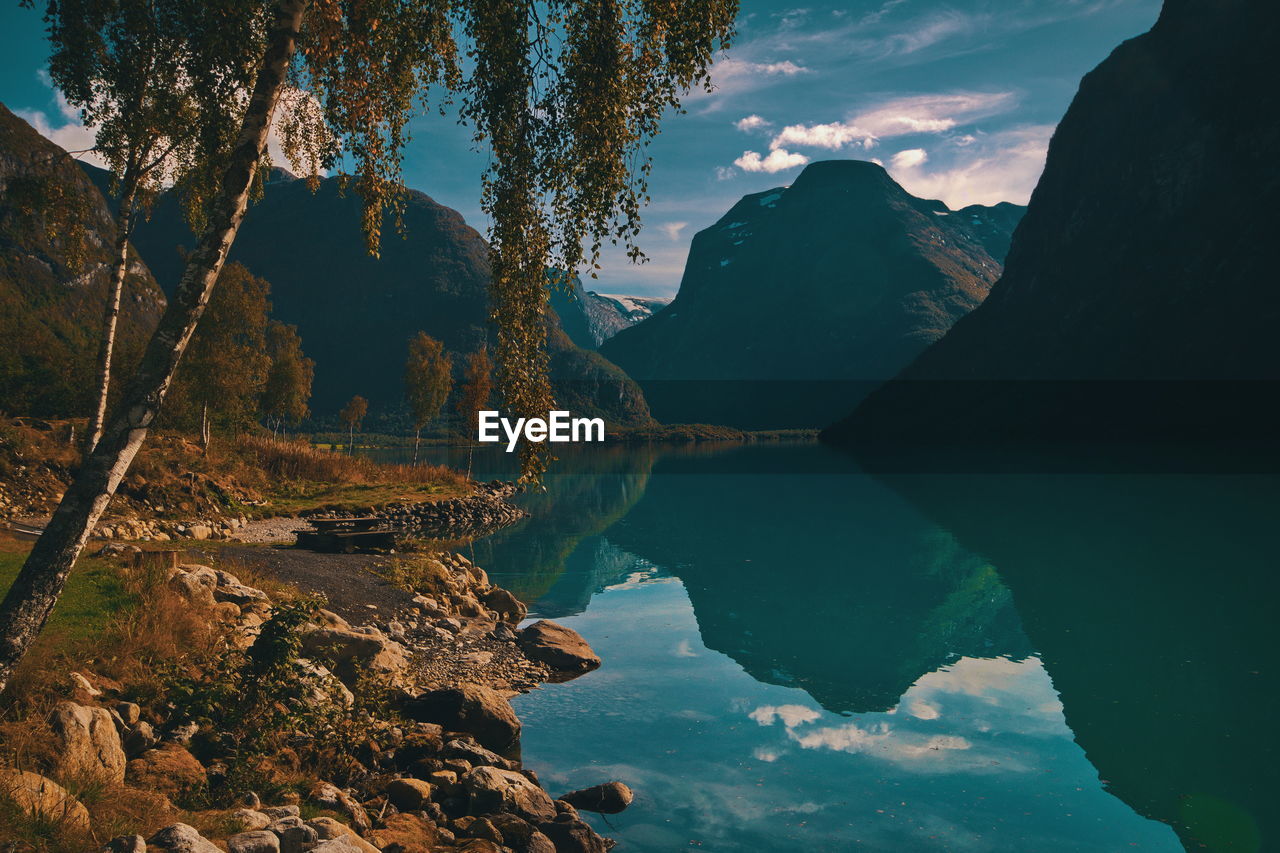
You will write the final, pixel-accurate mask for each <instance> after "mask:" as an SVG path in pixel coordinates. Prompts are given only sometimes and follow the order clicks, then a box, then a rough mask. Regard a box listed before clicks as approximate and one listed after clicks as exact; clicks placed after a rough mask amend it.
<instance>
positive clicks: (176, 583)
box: [169, 570, 214, 608]
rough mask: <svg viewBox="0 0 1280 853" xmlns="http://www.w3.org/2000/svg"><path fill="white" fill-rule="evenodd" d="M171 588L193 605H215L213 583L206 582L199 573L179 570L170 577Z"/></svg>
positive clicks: (201, 606) (202, 606) (207, 606)
mask: <svg viewBox="0 0 1280 853" xmlns="http://www.w3.org/2000/svg"><path fill="white" fill-rule="evenodd" d="M169 588H170V589H171V590H173V591H174V592H176V593H177V594H178V595H180V596H182V598H184V599H185V600H186V601H187V603H189V604H190V605H191V606H192V607H200V608H209V607H213V605H214V597H213V589H214V587H213V585H212V584H209V583H206V582H204V580H203V579H202V578H201V577H200V576H199V575H197V574H194V573H192V572H184V571H181V570H179V571H178V572H176V573H175V574H174V575H173V577H171V578H169Z"/></svg>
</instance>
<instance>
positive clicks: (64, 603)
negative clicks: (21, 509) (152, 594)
mask: <svg viewBox="0 0 1280 853" xmlns="http://www.w3.org/2000/svg"><path fill="white" fill-rule="evenodd" d="M4 544H5V546H7V547H4V548H3V549H0V589H3V590H5V591H8V589H9V587H10V586H11V585H12V584H13V580H14V578H16V577H17V576H18V571H19V570H20V569H21V568H22V563H23V561H24V560H26V558H27V549H26V548H21V549H18V548H14V547H12V546H13V545H14V544H16V543H13V542H6V543H4ZM134 603H135V602H134V599H133V597H132V596H131V595H130V594H129V593H128V591H126V590H125V587H124V583H123V582H122V580H121V578H120V570H119V569H118V568H116V567H115V566H112V565H111V564H109V563H106V562H104V561H102V560H95V559H93V558H91V557H82V558H81V559H80V561H79V562H78V563H76V567H75V568H74V569H72V571H71V574H70V575H68V576H67V586H66V589H65V590H63V593H62V597H61V598H59V599H58V604H57V605H56V606H55V607H54V608H53V614H52V615H51V616H50V617H49V624H48V625H47V626H46V627H45V630H44V631H43V632H42V633H41V634H40V638H39V639H38V640H37V641H36V642H37V643H38V644H39V645H41V646H44V647H45V648H46V649H47V650H49V651H53V652H60V651H65V650H69V649H70V648H71V647H72V646H75V645H77V644H78V643H81V642H83V641H85V640H89V639H92V638H94V637H98V636H101V635H102V633H103V631H105V630H106V627H107V623H109V622H110V621H111V619H112V617H113V616H115V614H117V613H119V612H120V611H121V610H124V609H125V608H127V607H129V606H130V605H132V604H134Z"/></svg>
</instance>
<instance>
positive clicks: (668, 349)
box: [600, 160, 1021, 426]
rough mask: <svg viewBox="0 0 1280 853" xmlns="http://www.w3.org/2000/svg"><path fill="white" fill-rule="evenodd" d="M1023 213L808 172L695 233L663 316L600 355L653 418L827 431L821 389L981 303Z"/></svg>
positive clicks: (860, 383) (933, 333) (854, 167)
mask: <svg viewBox="0 0 1280 853" xmlns="http://www.w3.org/2000/svg"><path fill="white" fill-rule="evenodd" d="M1020 211H1021V208H1018V207H1016V206H1015V205H1001V206H998V207H996V208H977V207H971V208H966V209H965V210H964V211H951V210H950V209H949V208H948V207H947V206H946V205H945V204H943V203H942V202H940V201H927V200H923V199H918V198H916V197H914V196H912V195H911V194H909V193H908V192H907V191H906V190H904V189H903V188H902V187H901V186H899V185H898V184H897V183H896V182H895V181H894V180H893V179H892V178H891V177H889V174H888V173H887V172H886V171H885V170H884V169H883V168H882V167H880V166H878V165H876V164H874V163H867V162H861V161H855V160H836V161H827V162H820V163H813V164H811V165H809V166H808V167H806V168H805V169H804V171H802V172H801V173H800V175H799V176H798V177H797V178H796V181H795V183H794V184H793V185H792V186H790V187H779V188H777V189H772V190H769V191H768V192H763V193H756V194H754V195H749V196H746V197H745V198H743V199H742V200H741V201H739V202H738V203H737V204H736V205H734V206H733V208H732V209H731V210H730V211H729V212H728V213H726V214H725V215H724V216H723V217H721V219H720V220H719V221H718V222H716V224H715V225H713V226H711V227H710V228H707V229H706V230H704V231H701V232H699V233H698V234H697V235H696V236H695V237H694V239H693V244H692V245H691V247H690V250H689V259H688V262H687V264H686V266H685V272H684V277H683V279H682V280H681V282H680V291H679V293H678V294H677V295H676V298H675V300H674V301H673V302H672V303H671V305H670V306H668V307H667V308H666V309H665V310H663V311H662V312H660V313H658V314H656V315H654V316H653V317H651V318H649V319H648V320H645V321H644V322H642V323H640V324H638V325H636V326H634V327H632V328H629V329H625V330H623V331H621V332H619V333H618V334H617V335H616V336H615V337H613V338H611V339H610V340H608V341H606V342H605V343H604V345H603V346H602V347H601V348H600V351H601V353H603V354H604V355H605V356H607V357H608V358H609V359H610V360H611V361H613V362H615V363H616V364H618V365H619V366H621V367H622V368H623V369H624V370H626V371H627V372H628V373H629V374H630V375H631V376H632V377H633V378H635V379H637V380H639V381H640V382H641V384H642V386H644V387H645V389H646V394H647V395H649V400H650V404H651V405H652V406H653V407H654V413H655V415H656V416H657V417H658V418H659V420H663V421H711V422H719V423H732V424H734V425H735V426H818V425H822V424H823V423H827V422H829V421H830V416H832V415H834V416H838V415H837V414H835V413H834V412H833V411H832V409H831V406H830V403H831V399H832V393H833V388H834V387H836V386H835V385H833V384H831V383H837V384H838V385H839V387H840V388H841V389H842V393H846V394H847V393H852V389H856V388H858V387H862V388H869V387H872V383H878V382H879V381H883V380H884V379H888V378H889V377H892V376H893V375H894V374H896V373H897V372H898V371H899V370H900V369H901V368H902V367H904V366H905V365H906V364H907V363H908V362H910V361H911V359H913V358H914V357H915V356H917V355H918V354H919V353H920V352H921V351H923V350H924V348H925V347H927V346H928V345H929V344H931V343H933V342H934V341H936V340H937V339H938V338H940V337H942V335H943V333H944V332H946V331H947V329H949V328H950V327H951V325H952V324H953V323H955V321H956V320H957V319H959V318H960V317H961V316H963V315H964V314H966V313H967V312H969V311H971V310H972V309H973V308H974V307H976V306H977V305H978V304H979V303H980V302H982V300H983V299H984V298H985V297H986V295H987V291H988V289H989V288H990V286H991V284H992V283H993V282H994V281H995V280H996V278H997V277H998V276H999V274H1000V270H1001V259H1002V258H1001V257H1000V256H998V255H993V254H992V252H993V251H994V252H997V253H999V252H1000V251H1001V250H1002V249H1003V242H1002V241H1003V239H1007V234H1008V232H1009V231H1010V230H1011V229H1012V228H1013V226H1014V225H1016V223H1017V218H1018V213H1020ZM1001 235H1003V237H1002V236H1001ZM824 383H826V384H824ZM846 399H847V398H846ZM824 415H827V416H828V419H827V420H826V421H823V420H821V418H822V417H823V416H824Z"/></svg>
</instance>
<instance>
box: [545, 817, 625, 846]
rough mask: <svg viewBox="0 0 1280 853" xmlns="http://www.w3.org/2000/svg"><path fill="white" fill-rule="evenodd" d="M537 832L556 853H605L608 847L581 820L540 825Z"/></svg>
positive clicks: (557, 821) (550, 822) (558, 821)
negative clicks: (551, 845) (549, 840)
mask: <svg viewBox="0 0 1280 853" xmlns="http://www.w3.org/2000/svg"><path fill="white" fill-rule="evenodd" d="M538 829H539V830H541V831H542V833H543V834H544V835H545V836H546V837H547V838H549V839H551V843H552V844H553V845H555V850H556V853H607V851H608V850H609V845H608V844H607V843H606V842H605V840H604V839H603V838H601V837H600V836H599V835H598V834H597V833H596V831H595V830H594V829H592V828H591V827H590V826H588V825H587V824H586V823H584V822H583V821H581V820H574V819H572V818H570V819H569V820H556V821H549V822H547V823H544V824H541V825H540V826H539V827H538Z"/></svg>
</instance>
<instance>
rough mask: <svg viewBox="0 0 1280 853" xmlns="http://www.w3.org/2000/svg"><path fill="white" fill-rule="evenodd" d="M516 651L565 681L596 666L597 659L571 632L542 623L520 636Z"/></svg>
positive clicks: (555, 625) (539, 622)
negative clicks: (559, 675)
mask: <svg viewBox="0 0 1280 853" xmlns="http://www.w3.org/2000/svg"><path fill="white" fill-rule="evenodd" d="M519 643H520V649H521V650H522V651H523V652H524V653H525V655H526V656H527V657H528V658H529V659H530V660H535V661H540V662H541V663H545V664H546V665H547V666H549V667H551V668H552V669H553V670H555V671H556V672H557V673H560V674H562V675H567V676H569V677H573V676H577V675H581V674H582V673H584V672H590V671H591V670H593V669H596V668H597V667H599V666H600V658H599V657H597V656H596V653H595V652H593V651H592V650H591V646H589V645H587V641H586V640H584V639H582V635H581V634H579V633H578V632H577V631H575V630H573V629H572V628H566V627H565V626H563V625H560V624H558V623H556V622H552V621H550V620H547V619H542V620H540V621H538V622H534V623H533V624H532V625H530V626H529V627H528V628H525V629H524V630H523V631H521V632H520V636H519Z"/></svg>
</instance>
